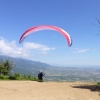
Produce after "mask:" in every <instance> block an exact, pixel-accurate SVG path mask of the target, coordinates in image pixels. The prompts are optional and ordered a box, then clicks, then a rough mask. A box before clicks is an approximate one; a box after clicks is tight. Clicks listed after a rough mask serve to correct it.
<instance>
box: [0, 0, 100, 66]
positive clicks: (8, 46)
mask: <svg viewBox="0 0 100 100" xmlns="http://www.w3.org/2000/svg"><path fill="white" fill-rule="evenodd" d="M99 19H100V0H17V1H16V0H9V1H8V0H0V55H8V56H13V57H21V58H25V59H30V60H33V61H41V62H45V63H48V64H51V65H58V66H100V35H97V34H100V24H99ZM36 25H54V26H58V27H60V28H62V29H64V30H65V31H67V32H68V33H69V35H70V36H71V37H72V46H71V47H69V46H68V44H67V41H66V40H65V38H64V37H63V36H62V35H61V34H59V33H58V32H56V31H53V30H42V31H37V32H34V33H33V34H30V35H29V36H27V38H25V40H24V41H23V42H22V43H21V44H19V39H20V37H21V35H22V34H23V32H25V31H26V30H27V29H28V28H31V27H33V26H36Z"/></svg>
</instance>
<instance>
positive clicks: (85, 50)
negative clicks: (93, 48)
mask: <svg viewBox="0 0 100 100" xmlns="http://www.w3.org/2000/svg"><path fill="white" fill-rule="evenodd" d="M89 50H90V49H79V48H75V50H74V51H73V53H85V52H88V51H89Z"/></svg>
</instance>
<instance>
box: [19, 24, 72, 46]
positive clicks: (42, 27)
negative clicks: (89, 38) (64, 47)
mask: <svg viewBox="0 0 100 100" xmlns="http://www.w3.org/2000/svg"><path fill="white" fill-rule="evenodd" d="M45 29H49V30H55V31H58V32H59V33H61V34H62V35H63V36H64V37H65V38H66V40H67V42H68V46H71V45H72V40H71V37H70V35H69V34H68V33H67V32H66V31H64V30H63V29H61V28H59V27H57V26H49V25H42V26H34V27H32V28H29V29H28V30H26V31H25V32H24V33H23V34H22V36H21V37H20V40H19V43H22V41H23V40H24V39H25V38H26V37H27V36H28V35H29V34H31V33H33V32H36V31H39V30H45Z"/></svg>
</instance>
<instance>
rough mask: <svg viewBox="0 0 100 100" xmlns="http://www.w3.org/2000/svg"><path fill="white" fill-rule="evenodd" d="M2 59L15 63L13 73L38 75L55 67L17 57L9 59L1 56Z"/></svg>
mask: <svg viewBox="0 0 100 100" xmlns="http://www.w3.org/2000/svg"><path fill="white" fill-rule="evenodd" d="M0 59H9V60H10V61H11V62H13V63H14V65H15V66H13V70H12V72H13V73H21V74H33V75H37V74H38V73H39V71H43V70H47V69H48V68H49V67H53V66H51V65H49V64H46V63H42V62H39V61H31V60H27V59H22V58H17V57H8V56H5V55H0Z"/></svg>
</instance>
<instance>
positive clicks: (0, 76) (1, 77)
mask: <svg viewBox="0 0 100 100" xmlns="http://www.w3.org/2000/svg"><path fill="white" fill-rule="evenodd" d="M0 79H1V80H2V79H3V80H8V79H9V76H6V75H0Z"/></svg>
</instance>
